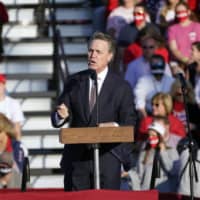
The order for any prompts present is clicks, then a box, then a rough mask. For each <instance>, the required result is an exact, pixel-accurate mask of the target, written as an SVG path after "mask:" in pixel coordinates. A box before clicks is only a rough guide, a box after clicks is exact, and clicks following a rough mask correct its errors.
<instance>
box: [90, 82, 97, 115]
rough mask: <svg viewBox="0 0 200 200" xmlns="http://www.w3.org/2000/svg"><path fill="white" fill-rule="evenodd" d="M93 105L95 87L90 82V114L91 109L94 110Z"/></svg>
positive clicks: (94, 101)
mask: <svg viewBox="0 0 200 200" xmlns="http://www.w3.org/2000/svg"><path fill="white" fill-rule="evenodd" d="M95 103H96V86H95V84H94V81H92V87H91V91H90V98H89V107H90V112H92V109H93V108H94V105H95Z"/></svg>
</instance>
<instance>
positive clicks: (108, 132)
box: [60, 126, 134, 144]
mask: <svg viewBox="0 0 200 200" xmlns="http://www.w3.org/2000/svg"><path fill="white" fill-rule="evenodd" d="M133 141H134V128H133V126H121V127H87V128H61V130H60V142H61V143H62V144H94V143H119V142H120V143H121V142H133Z"/></svg>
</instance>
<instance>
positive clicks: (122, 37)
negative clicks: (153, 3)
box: [117, 3, 160, 47]
mask: <svg viewBox="0 0 200 200" xmlns="http://www.w3.org/2000/svg"><path fill="white" fill-rule="evenodd" d="M133 18H134V21H133V23H130V24H127V25H125V26H124V27H123V28H122V29H121V30H120V32H119V37H118V39H117V42H118V45H119V46H121V47H127V46H128V45H130V44H131V43H133V42H135V40H136V39H137V36H138V34H139V32H140V31H142V30H143V29H144V28H150V29H151V30H153V31H154V32H155V34H160V30H159V28H158V27H157V26H156V25H155V24H152V23H150V17H149V14H148V11H147V9H146V7H145V4H144V3H137V4H136V5H135V8H134V12H133Z"/></svg>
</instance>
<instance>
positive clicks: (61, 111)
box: [57, 103, 69, 119]
mask: <svg viewBox="0 0 200 200" xmlns="http://www.w3.org/2000/svg"><path fill="white" fill-rule="evenodd" d="M57 113H58V115H59V117H61V118H62V119H66V118H68V117H69V110H68V107H67V106H66V105H65V104H64V103H62V104H61V105H59V106H57Z"/></svg>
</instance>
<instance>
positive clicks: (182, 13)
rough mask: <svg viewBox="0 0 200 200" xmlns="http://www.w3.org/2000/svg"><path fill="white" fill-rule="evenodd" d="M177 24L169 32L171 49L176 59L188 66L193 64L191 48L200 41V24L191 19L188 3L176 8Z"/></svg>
mask: <svg viewBox="0 0 200 200" xmlns="http://www.w3.org/2000/svg"><path fill="white" fill-rule="evenodd" d="M175 13H176V19H177V21H178V22H177V23H176V24H174V25H171V26H169V28H168V30H167V34H168V44H169V49H170V51H171V53H172V56H173V58H174V59H177V60H178V61H180V62H182V63H184V64H188V63H190V62H191V59H190V55H191V47H192V43H193V42H195V41H200V23H198V22H195V21H194V20H192V19H191V10H190V9H189V7H188V4H187V3H186V2H183V1H181V2H179V3H177V4H176V7H175Z"/></svg>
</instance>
